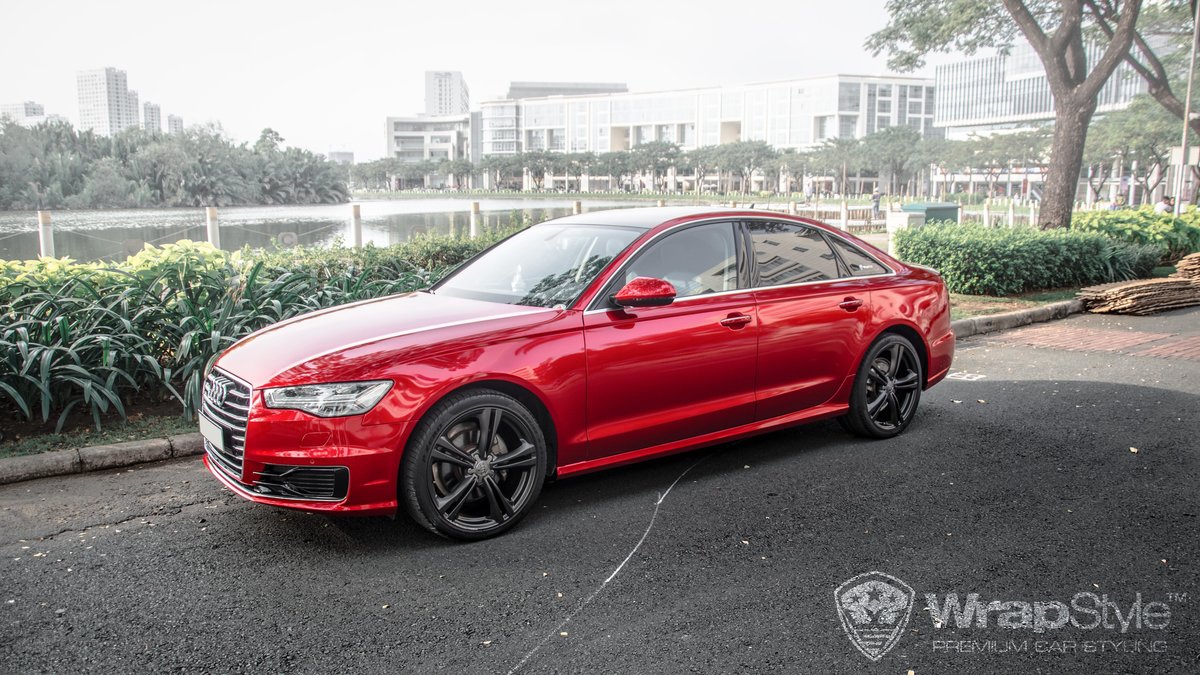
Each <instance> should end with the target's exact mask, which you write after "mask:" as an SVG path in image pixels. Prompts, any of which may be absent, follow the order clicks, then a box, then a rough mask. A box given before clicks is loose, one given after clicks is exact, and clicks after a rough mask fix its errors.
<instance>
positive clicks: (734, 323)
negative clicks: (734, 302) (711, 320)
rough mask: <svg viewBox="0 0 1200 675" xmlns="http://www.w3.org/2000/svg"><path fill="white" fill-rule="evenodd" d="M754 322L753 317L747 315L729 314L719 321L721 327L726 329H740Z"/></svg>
mask: <svg viewBox="0 0 1200 675" xmlns="http://www.w3.org/2000/svg"><path fill="white" fill-rule="evenodd" d="M753 320H754V317H752V316H749V315H747V314H730V315H729V316H728V317H726V318H724V319H721V325H722V326H725V327H726V328H741V327H742V326H745V325H746V324H748V323H750V322H751V321H753Z"/></svg>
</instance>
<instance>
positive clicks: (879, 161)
mask: <svg viewBox="0 0 1200 675" xmlns="http://www.w3.org/2000/svg"><path fill="white" fill-rule="evenodd" d="M920 145H921V134H920V132H918V131H917V130H916V129H913V128H912V127H909V126H902V127H887V128H885V129H880V130H879V131H876V132H875V133H873V134H871V135H869V136H867V137H865V138H863V139H862V150H861V156H862V165H863V167H864V168H867V169H873V170H875V171H877V172H879V177H880V179H882V178H883V177H884V176H886V177H887V179H888V190H887V192H888V194H893V195H894V194H898V193H899V192H900V189H899V187H900V185H901V184H903V183H905V182H907V180H908V174H909V173H910V172H912V171H913V170H914V169H916V168H918V167H919V166H920V164H919V162H920V159H921V158H920V153H919V152H918V148H919V147H920Z"/></svg>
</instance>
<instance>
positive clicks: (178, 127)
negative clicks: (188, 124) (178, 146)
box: [167, 115, 183, 134]
mask: <svg viewBox="0 0 1200 675" xmlns="http://www.w3.org/2000/svg"><path fill="white" fill-rule="evenodd" d="M167 133H168V134H182V133H183V118H182V117H180V116H179V115H167Z"/></svg>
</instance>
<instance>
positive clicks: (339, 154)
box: [326, 150, 354, 164]
mask: <svg viewBox="0 0 1200 675" xmlns="http://www.w3.org/2000/svg"><path fill="white" fill-rule="evenodd" d="M326 158H327V159H329V161H331V162H333V163H334V164H353V163H354V153H353V152H349V151H345V150H332V151H330V153H329V154H328V155H326Z"/></svg>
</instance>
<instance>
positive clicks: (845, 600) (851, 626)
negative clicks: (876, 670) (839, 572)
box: [833, 572, 916, 661]
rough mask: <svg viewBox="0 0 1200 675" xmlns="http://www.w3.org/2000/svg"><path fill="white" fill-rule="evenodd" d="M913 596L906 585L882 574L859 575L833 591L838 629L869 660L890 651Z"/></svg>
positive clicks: (900, 631)
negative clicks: (839, 623)
mask: <svg viewBox="0 0 1200 675" xmlns="http://www.w3.org/2000/svg"><path fill="white" fill-rule="evenodd" d="M915 596H916V594H915V593H914V592H913V589H912V588H911V587H909V585H908V584H906V583H904V582H903V581H900V580H899V579H897V578H896V577H894V576H892V575H890V574H884V573H883V572H867V573H866V574H860V575H858V576H856V577H854V578H853V579H850V580H848V581H846V583H844V584H842V585H841V586H838V588H837V590H836V591H834V592H833V597H834V600H835V602H836V603H837V611H838V617H839V618H840V619H841V620H842V629H843V630H845V631H846V635H847V637H849V638H850V642H852V643H853V644H854V646H855V647H857V648H858V651H860V652H862V654H863V656H865V657H867V658H868V659H871V660H872V661H878V660H879V659H880V658H881V657H882V656H883V655H884V654H886V653H888V652H889V651H891V649H892V648H893V647H895V646H896V643H897V642H899V641H900V637H901V636H902V635H904V628H905V627H906V626H907V625H908V619H909V617H910V616H911V615H912V607H913V599H914V597H915Z"/></svg>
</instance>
